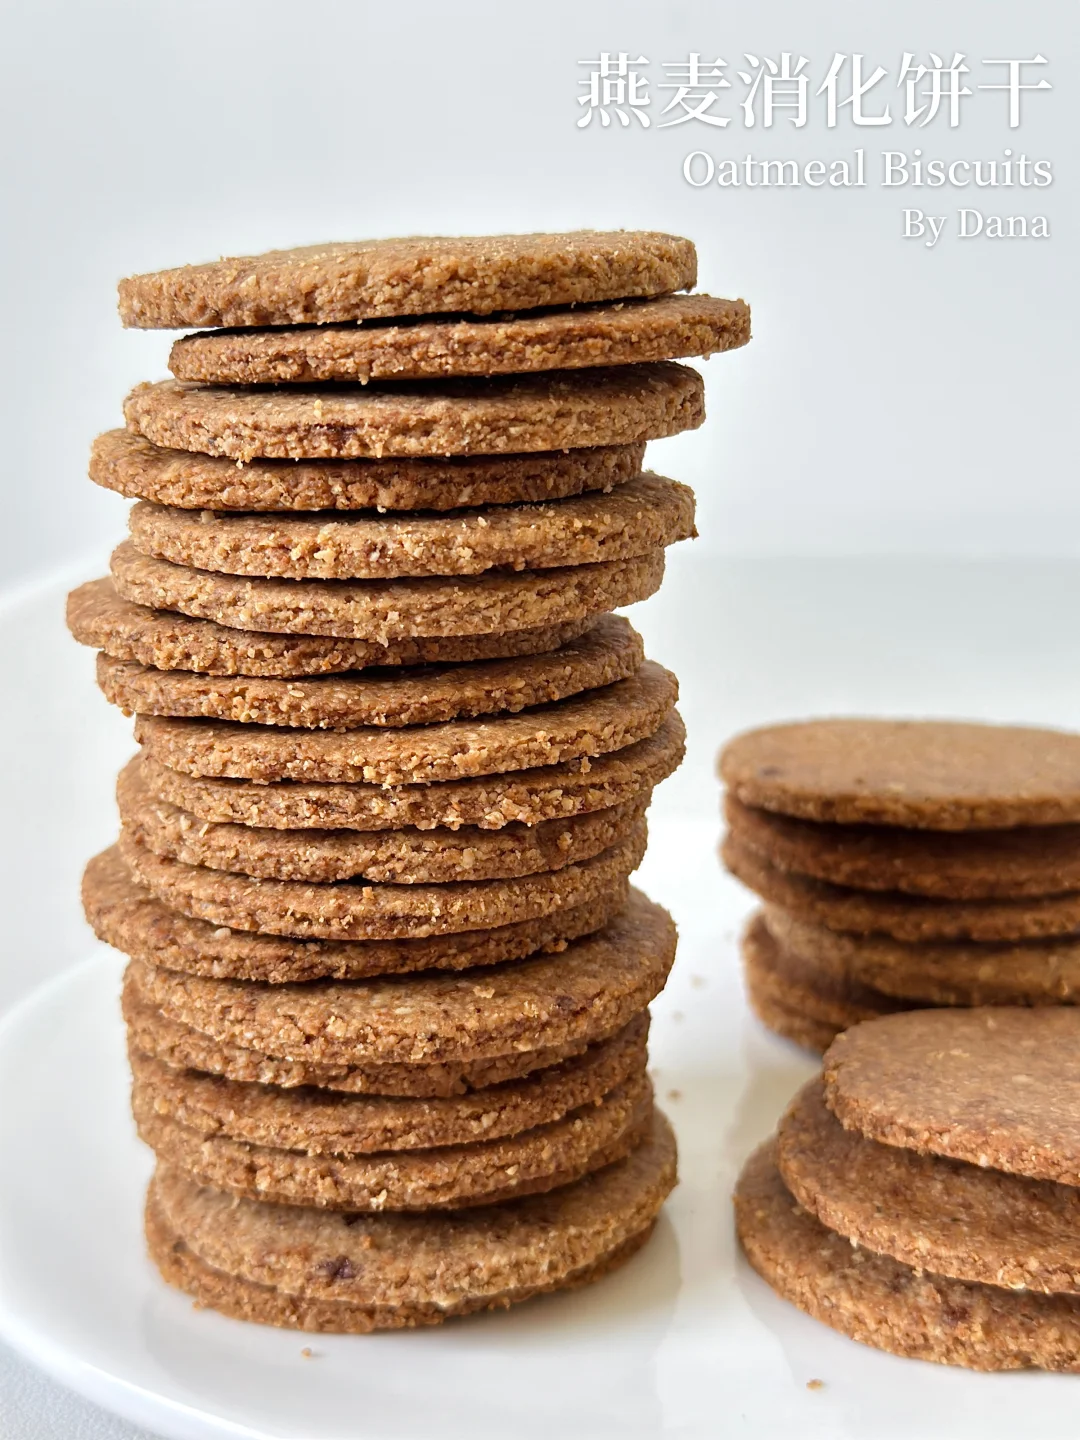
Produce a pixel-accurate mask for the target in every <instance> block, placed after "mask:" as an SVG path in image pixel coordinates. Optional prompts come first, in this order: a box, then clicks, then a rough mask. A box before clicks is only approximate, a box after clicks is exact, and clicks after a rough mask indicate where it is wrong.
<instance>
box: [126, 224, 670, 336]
mask: <svg viewBox="0 0 1080 1440" xmlns="http://www.w3.org/2000/svg"><path fill="white" fill-rule="evenodd" d="M696 279H697V255H696V251H695V249H694V246H693V243H692V242H691V241H689V240H684V239H682V238H680V237H679V236H675V235H664V234H660V233H658V232H655V231H647V230H617V231H597V230H579V231H573V232H570V233H567V234H561V235H544V234H532V235H490V236H458V237H455V236H441V235H436V236H409V237H405V238H402V239H387V240H356V241H349V242H338V243H334V244H323V245H305V246H300V247H298V248H296V249H293V250H271V251H269V252H267V253H266V254H264V255H248V256H240V257H236V258H231V259H229V258H225V259H221V260H216V261H211V262H210V263H208V264H204V265H184V266H180V267H178V268H176V269H173V270H159V271H156V272H153V273H150V274H146V275H134V276H131V277H130V278H128V279H126V280H122V281H121V282H120V285H119V302H120V303H119V309H120V316H121V319H122V320H123V322H124V324H125V325H127V326H135V327H138V328H141V329H169V328H185V327H189V326H223V325H292V324H303V323H307V324H311V323H316V324H319V323H327V322H333V321H344V320H364V319H369V318H378V317H387V316H394V315H428V314H447V313H464V314H473V315H489V314H491V313H492V312H493V311H497V310H531V309H535V308H537V307H538V306H545V305H573V304H579V303H583V302H592V301H599V300H623V299H631V298H636V297H640V296H650V295H664V294H669V293H670V292H671V291H674V290H685V289H688V288H690V287H691V286H693V285H694V284H695V282H696Z"/></svg>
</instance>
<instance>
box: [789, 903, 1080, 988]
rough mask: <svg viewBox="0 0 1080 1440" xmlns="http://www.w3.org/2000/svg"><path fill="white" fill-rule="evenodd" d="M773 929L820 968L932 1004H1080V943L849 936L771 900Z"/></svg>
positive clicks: (794, 951) (797, 953)
mask: <svg viewBox="0 0 1080 1440" xmlns="http://www.w3.org/2000/svg"><path fill="white" fill-rule="evenodd" d="M766 914H767V922H768V927H769V930H770V931H771V932H772V934H773V936H774V937H775V938H776V940H777V942H778V943H779V944H780V945H781V947H782V948H783V949H784V950H786V951H787V952H788V953H789V954H791V955H795V956H798V957H800V958H801V959H803V960H805V961H807V962H808V963H809V964H810V965H812V966H813V967H814V968H815V969H817V970H819V971H823V972H826V973H829V974H832V975H836V976H842V977H844V978H847V979H851V980H854V981H857V982H858V983H860V984H862V985H868V986H870V987H871V988H872V989H875V990H878V991H882V992H883V993H884V994H886V995H895V996H896V997H897V998H898V999H902V1000H910V1001H915V1002H918V1003H920V1004H924V1005H1062V1004H1064V1005H1076V1004H1080V942H1078V941H1076V940H1069V939H1061V940H1028V941H1017V942H1008V941H1006V942H1002V943H999V944H993V943H991V942H989V941H982V942H979V941H965V940H952V941H948V940H946V941H941V942H939V943H934V942H931V941H923V942H921V943H920V942H917V941H916V942H905V941H903V940H892V939H890V938H889V937H888V936H887V935H845V934H843V933H842V932H840V931H837V930H829V929H827V928H826V927H825V926H823V925H811V924H807V922H806V921H804V920H796V919H795V917H794V916H793V915H789V914H787V912H786V911H784V910H780V909H778V908H777V907H776V906H768V907H767V911H766Z"/></svg>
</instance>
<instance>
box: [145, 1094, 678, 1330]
mask: <svg viewBox="0 0 1080 1440" xmlns="http://www.w3.org/2000/svg"><path fill="white" fill-rule="evenodd" d="M675 1163H676V1161H675V1138H674V1136H673V1134H672V1132H671V1127H670V1126H669V1125H668V1123H667V1121H666V1120H665V1119H664V1118H663V1116H662V1115H660V1114H659V1113H657V1114H656V1115H655V1117H654V1120H653V1126H652V1130H651V1132H650V1134H649V1135H648V1136H647V1138H646V1139H645V1140H644V1141H643V1142H642V1143H641V1144H640V1145H639V1146H638V1147H637V1149H636V1150H634V1152H633V1153H632V1154H631V1155H630V1156H628V1157H627V1159H625V1160H622V1161H620V1162H619V1163H618V1164H615V1165H609V1166H606V1167H605V1168H604V1169H603V1170H600V1171H597V1172H596V1173H595V1174H593V1175H589V1176H586V1177H585V1178H584V1179H582V1180H579V1181H577V1182H576V1183H575V1184H573V1185H567V1186H563V1187H562V1188H561V1189H559V1190H554V1191H552V1192H550V1193H549V1194H547V1195H542V1196H533V1197H527V1198H526V1199H524V1200H522V1201H519V1202H515V1203H514V1204H510V1205H503V1206H490V1207H482V1208H477V1209H473V1210H466V1211H463V1212H461V1213H459V1214H454V1213H450V1214H447V1213H445V1212H441V1213H436V1214H427V1215H425V1214H419V1215H407V1214H406V1215H402V1214H382V1215H362V1214H361V1215H356V1216H352V1215H349V1216H343V1215H339V1214H335V1213H334V1212H332V1211H329V1212H328V1211H322V1210H314V1209H303V1208H298V1207H293V1206H277V1205H268V1204H266V1203H263V1202H259V1201H252V1200H241V1201H239V1202H237V1201H236V1199H235V1197H232V1196H226V1195H224V1194H222V1193H221V1192H219V1191H215V1190H212V1189H209V1188H203V1189H200V1188H198V1187H196V1186H194V1185H192V1184H190V1182H187V1181H184V1180H183V1179H182V1178H181V1177H180V1176H178V1175H176V1174H175V1173H172V1172H170V1171H168V1170H166V1169H164V1168H163V1167H159V1169H158V1171H157V1173H156V1175H155V1178H154V1181H153V1183H152V1185H151V1189H150V1194H149V1197H148V1202H147V1238H148V1241H149V1245H150V1253H151V1255H152V1257H153V1259H154V1261H155V1262H156V1264H157V1265H158V1267H159V1268H160V1269H161V1271H162V1273H163V1275H164V1276H165V1279H166V1280H168V1281H169V1282H170V1283H171V1284H173V1285H177V1286H179V1287H180V1288H181V1289H183V1290H186V1291H187V1292H188V1294H190V1295H192V1296H194V1298H195V1299H196V1301H197V1303H199V1304H201V1305H208V1306H212V1307H213V1308H215V1309H218V1310H222V1311H224V1312H225V1313H226V1314H228V1315H233V1316H235V1317H237V1318H239V1319H246V1320H256V1321H259V1322H261V1323H263V1324H271V1325H283V1326H291V1327H293V1328H296V1329H302V1330H319V1331H345V1332H354V1333H363V1332H368V1331H372V1330H378V1329H399V1328H401V1327H404V1326H413V1325H424V1324H437V1323H439V1322H440V1321H443V1320H446V1319H449V1318H450V1317H451V1316H455V1315H464V1314H467V1313H469V1312H470V1311H476V1310H491V1309H505V1308H506V1307H507V1306H509V1305H512V1304H514V1303H516V1302H517V1301H520V1300H526V1299H528V1298H530V1297H531V1296H533V1295H537V1294H541V1293H543V1292H545V1291H550V1290H558V1289H563V1288H566V1287H568V1286H574V1285H580V1284H584V1283H586V1282H587V1281H590V1280H594V1279H597V1278H599V1277H600V1276H601V1275H602V1274H606V1273H607V1271H609V1270H610V1269H612V1268H614V1266H615V1265H617V1264H620V1263H622V1261H624V1260H625V1259H627V1258H628V1257H629V1256H630V1255H631V1254H632V1253H633V1252H634V1250H635V1249H637V1248H638V1247H639V1246H640V1245H641V1244H643V1243H644V1241H645V1240H646V1239H647V1238H648V1235H649V1233H650V1231H651V1229H652V1226H653V1224H654V1223H655V1220H656V1216H657V1214H658V1213H659V1211H660V1207H661V1206H662V1204H663V1202H664V1200H665V1199H666V1197H667V1195H668V1194H669V1193H670V1191H671V1189H672V1188H673V1186H674V1184H675Z"/></svg>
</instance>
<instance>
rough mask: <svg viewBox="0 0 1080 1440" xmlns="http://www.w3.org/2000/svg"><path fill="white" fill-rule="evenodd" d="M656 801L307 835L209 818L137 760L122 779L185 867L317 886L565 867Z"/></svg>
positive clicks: (626, 832)
mask: <svg viewBox="0 0 1080 1440" xmlns="http://www.w3.org/2000/svg"><path fill="white" fill-rule="evenodd" d="M647 800H648V797H642V798H641V799H639V800H636V801H628V802H627V803H626V804H624V805H617V806H615V807H614V808H613V809H611V810H594V811H592V812H591V813H590V814H587V815H574V816H571V817H570V818H569V819H566V820H545V821H544V822H543V823H542V824H541V825H537V826H528V825H518V824H512V825H507V826H505V827H504V828H503V829H502V830H474V829H472V828H466V829H462V830H411V829H410V830H303V831H297V830H268V829H264V828H261V827H258V826H252V825H232V824H225V825H215V824H212V823H210V822H200V821H199V820H197V819H195V817H194V816H192V815H190V814H189V813H188V811H186V810H181V809H179V808H178V807H177V806H175V805H170V804H169V803H168V802H167V801H164V800H155V799H154V798H153V797H152V796H151V795H150V793H149V792H148V790H147V789H146V786H145V785H144V784H143V782H142V778H141V773H140V769H139V763H138V760H137V759H136V760H132V761H129V763H128V764H127V766H126V767H125V768H124V770H122V771H121V773H120V778H119V782H118V784H117V801H118V804H119V809H120V820H121V823H122V825H123V827H124V833H125V835H126V836H127V837H128V840H129V841H130V842H131V843H132V844H134V845H136V846H141V847H143V848H145V849H147V850H151V851H153V853H154V854H155V855H161V856H164V857H165V858H166V859H169V860H178V861H180V862H181V863H182V864H184V865H205V866H207V867H208V868H209V869H211V870H227V871H231V872H234V873H236V874H240V875H250V876H253V877H255V878H258V879H264V880H289V881H294V880H303V881H311V882H312V883H314V884H332V883H334V882H336V881H339V880H358V879H364V880H370V881H374V882H377V883H381V884H394V885H433V884H440V883H451V882H457V881H462V880H504V879H513V878H516V877H518V876H523V875H537V874H540V873H542V872H544V871H549V870H561V869H562V868H563V866H565V865H574V864H578V863H580V862H581V861H583V860H591V859H592V858H593V856H594V855H599V854H600V852H601V851H602V850H606V849H608V847H609V846H611V845H617V844H620V843H621V842H623V841H625V840H627V839H628V838H629V837H630V835H632V834H633V833H634V831H635V830H636V829H637V828H638V826H639V825H640V823H641V821H642V819H643V818H644V815H645V807H646V804H647Z"/></svg>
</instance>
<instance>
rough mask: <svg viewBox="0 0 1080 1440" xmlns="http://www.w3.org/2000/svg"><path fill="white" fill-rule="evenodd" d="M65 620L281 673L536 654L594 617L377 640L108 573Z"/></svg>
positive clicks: (227, 671) (212, 666)
mask: <svg viewBox="0 0 1080 1440" xmlns="http://www.w3.org/2000/svg"><path fill="white" fill-rule="evenodd" d="M67 622H68V629H69V630H70V631H71V633H72V635H74V637H75V639H76V640H78V641H79V643H80V644H82V645H91V646H93V647H94V649H96V650H103V651H104V652H105V654H106V655H109V656H111V657H112V658H113V659H114V660H117V661H120V662H122V663H124V664H132V665H147V666H151V667H153V669H155V670H194V671H198V672H199V673H200V674H202V675H222V676H255V677H261V678H266V677H272V678H284V679H302V678H304V677H306V676H312V675H337V674H341V673H343V672H347V671H356V670H368V669H370V668H372V667H383V666H388V665H395V666H407V665H448V664H460V663H464V662H470V661H478V660H501V659H505V658H507V657H509V656H524V655H539V654H543V653H544V652H545V651H548V650H557V649H559V648H560V646H563V645H567V644H569V643H570V641H572V640H577V639H578V638H580V636H582V635H583V634H584V633H585V631H586V630H587V629H588V628H589V627H590V625H592V624H594V623H596V622H595V621H593V620H591V619H589V618H585V619H581V620H571V621H567V622H564V623H563V624H561V625H542V626H540V627H538V628H537V629H534V630H513V631H510V632H508V633H507V634H505V635H461V636H453V635H451V636H447V637H445V638H442V639H424V638H423V637H416V638H412V639H400V640H393V641H391V642H390V643H389V644H386V645H380V644H379V642H378V641H375V640H338V639H335V638H334V637H333V636H330V635H327V636H322V635H274V634H271V633H269V632H267V631H261V632H260V631H257V630H234V629H230V628H228V627H227V626H225V625H217V624H215V623H214V621H212V620H197V619H193V618H192V617H191V616H188V615H180V614H178V613H177V612H176V611H173V610H153V609H150V608H149V607H148V606H146V605H136V604H133V603H132V601H130V600H124V599H122V597H121V596H120V595H119V594H118V593H117V590H116V586H115V585H114V584H113V582H112V580H111V579H108V578H106V579H103V580H91V581H89V582H88V583H87V584H86V585H80V586H79V587H78V588H77V589H75V590H73V591H72V592H71V594H70V595H69V596H68V603H67Z"/></svg>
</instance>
